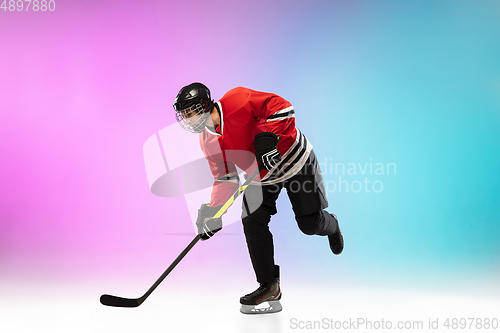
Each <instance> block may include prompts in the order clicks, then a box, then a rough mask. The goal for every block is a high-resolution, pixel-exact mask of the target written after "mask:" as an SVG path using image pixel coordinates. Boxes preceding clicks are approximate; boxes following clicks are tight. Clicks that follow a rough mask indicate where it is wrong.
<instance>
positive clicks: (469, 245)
mask: <svg viewBox="0 0 500 333" xmlns="http://www.w3.org/2000/svg"><path fill="white" fill-rule="evenodd" d="M56 4H57V5H56V10H55V11H54V12H33V11H32V10H31V8H30V10H29V11H28V12H26V11H24V10H23V11H21V12H17V11H14V12H10V11H8V10H7V11H3V9H2V10H0V138H1V140H0V157H1V164H0V289H1V290H2V291H3V292H4V294H5V295H11V296H12V298H11V300H12V299H14V298H16V299H17V300H21V301H22V300H24V301H25V302H24V303H25V304H29V303H30V302H32V301H33V302H34V300H35V299H37V300H40V299H42V295H45V296H43V297H56V296H57V297H59V296H60V297H62V299H66V298H65V297H68V298H71V299H72V301H71V304H73V305H75V304H78V300H79V298H78V297H82V300H83V299H86V297H88V298H89V299H90V298H91V299H92V300H95V304H93V306H94V305H95V306H96V307H98V306H100V305H99V304H98V303H97V302H98V301H97V300H98V297H99V296H100V294H102V293H105V292H106V293H114V294H118V295H124V296H127V295H130V296H131V297H132V296H133V295H140V294H142V293H143V292H144V291H145V289H146V288H147V287H148V286H149V285H150V284H151V283H152V281H154V279H155V278H156V277H157V276H159V275H160V274H161V272H162V271H163V270H164V269H165V268H166V267H167V266H168V264H169V263H170V262H171V261H172V260H173V258H175V256H177V254H178V253H180V251H181V250H182V249H183V248H184V246H185V245H187V243H189V241H190V240H191V239H192V236H193V235H192V228H191V224H190V222H189V217H188V216H189V214H188V211H187V209H186V205H185V201H184V200H183V199H182V198H160V197H156V196H154V195H153V194H151V193H150V191H149V188H148V183H147V179H146V174H145V167H144V161H143V156H142V145H143V144H144V142H145V141H146V139H147V138H149V137H150V136H151V135H153V134H154V133H155V132H157V131H159V130H160V129H162V128H164V127H166V126H168V125H171V124H173V123H174V122H175V119H174V116H173V112H172V111H173V110H172V107H171V104H172V101H173V99H174V98H175V95H176V94H177V92H178V90H179V89H180V87H182V86H183V85H186V84H188V83H191V82H192V81H200V82H203V83H205V84H206V85H207V86H209V87H210V88H211V90H212V94H213V97H214V98H215V99H218V98H220V97H222V95H223V94H224V93H225V92H226V91H227V90H229V89H231V88H233V87H235V86H246V87H249V88H252V89H256V90H262V91H269V92H274V93H277V94H280V95H282V96H283V97H285V98H286V99H288V100H290V101H291V102H292V104H293V105H294V106H295V109H296V114H297V117H296V121H297V126H298V127H299V128H300V129H301V130H302V131H303V132H304V133H305V134H306V135H307V136H308V138H309V140H310V141H311V142H312V144H313V146H314V148H315V151H316V154H317V155H318V158H319V160H320V162H321V163H323V164H324V165H323V166H322V167H323V168H324V167H326V169H325V168H324V169H323V172H324V178H325V181H326V182H328V181H330V182H332V181H338V177H339V175H338V174H334V173H331V172H329V170H328V169H329V165H331V164H334V163H345V164H346V165H347V163H360V164H361V165H362V166H363V165H364V164H365V163H370V162H372V163H383V164H387V163H395V164H396V165H397V172H396V174H389V175H367V176H365V175H360V174H358V175H341V176H342V178H343V179H345V180H348V181H349V182H352V181H355V180H359V181H363V180H364V179H365V177H368V179H369V180H370V181H372V182H373V181H376V180H378V181H381V182H383V186H384V187H383V191H381V192H380V193H365V192H364V191H362V192H360V193H353V192H352V191H349V192H339V191H338V190H337V191H335V192H331V193H329V201H330V208H329V210H330V211H332V212H335V213H336V214H337V215H338V217H339V219H340V222H341V226H342V231H343V233H344V237H345V240H346V248H345V252H344V253H343V254H342V255H341V256H340V257H334V256H332V254H331V253H330V251H329V249H328V242H327V240H326V239H325V238H319V237H308V236H305V235H302V234H301V233H300V231H299V230H298V228H297V227H296V225H295V222H294V219H293V215H292V213H291V209H290V204H289V202H288V200H287V197H286V195H285V194H284V193H282V197H281V198H280V200H279V203H278V210H279V213H278V215H277V216H276V218H275V219H274V220H273V222H272V230H273V232H274V235H275V245H276V258H277V261H278V262H279V263H280V265H281V266H282V271H283V278H282V280H283V281H288V283H290V284H292V283H295V284H296V285H299V286H303V287H304V288H307V286H309V285H314V286H322V288H324V290H330V289H331V290H337V289H338V288H352V289H353V290H355V289H361V288H367V289H374V290H375V289H377V290H378V289H379V288H382V289H384V288H388V289H393V290H399V291H402V292H410V291H411V292H420V291H422V292H423V291H426V292H434V291H435V292H439V293H448V294H449V295H452V294H453V295H456V294H464V295H472V296H473V297H478V298H480V299H482V298H484V299H490V298H493V299H494V300H495V301H497V300H498V297H499V295H500V290H499V285H498V281H499V278H500V267H499V263H500V243H499V241H498V240H499V237H500V224H499V223H498V222H499V217H498V216H499V213H500V209H499V202H500V201H499V194H498V190H499V188H500V176H499V173H498V170H499V167H498V165H499V163H500V156H499V152H500V149H499V148H500V61H499V59H500V23H499V22H500V2H498V1H496V0H491V1H489V0H481V1H467V0H464V1H460V0H456V1H445V0H439V1H382V0H377V1H319V0H311V1H298V0H294V1H291V0H287V1H282V0H279V1H272V2H271V1H261V0H258V1H222V0H220V1H210V0H204V1H194V0H193V1H182V2H181V1H178V2H176V1H143V2H139V1H89V0H87V1H69V0H67V1H56ZM172 144H179V145H181V144H182V142H173V143H172ZM325 161H326V162H328V163H330V164H328V163H325ZM358 173H359V172H358ZM168 279H169V282H168V283H165V284H167V285H170V287H164V290H167V289H168V288H172V287H171V286H178V287H176V289H177V290H184V297H187V298H189V297H190V295H191V296H193V297H194V296H195V294H196V293H197V292H198V291H197V289H196V286H197V285H199V283H200V280H203V281H208V283H211V284H213V288H210V290H214V292H215V291H216V290H218V289H220V288H225V287H226V286H227V285H231V284H232V283H236V284H241V285H238V289H237V290H236V289H235V294H234V295H231V297H233V298H234V299H233V300H232V302H234V303H235V304H236V302H237V297H239V296H240V294H241V293H246V292H249V291H251V290H253V288H254V287H255V282H254V276H253V272H252V269H251V266H250V261H249V259H248V254H247V252H246V245H245V242H244V237H243V234H242V230H241V225H239V224H233V225H230V226H229V227H227V228H226V229H225V230H223V231H222V232H221V233H220V236H219V237H215V238H214V239H213V240H211V241H210V242H206V243H202V244H200V246H197V247H195V248H194V249H193V251H192V253H190V254H189V255H188V257H186V259H185V261H183V262H182V263H181V266H179V267H178V268H177V269H176V271H174V272H173V273H172V276H169V278H168ZM283 283H284V285H285V282H283ZM240 287H241V288H240ZM42 290H43V292H41V291H42ZM161 293H162V292H161V291H160V290H159V294H160V295H161ZM77 294H78V295H79V296H78V297H76V296H73V295H77ZM186 294H187V296H186ZM165 295H166V294H165ZM209 295H210V294H209ZM8 299H9V298H4V299H3V300H1V299H0V304H2V306H3V309H4V310H9V309H14V310H12V311H11V312H10V313H11V314H12V313H16V314H18V312H16V311H17V310H19V311H23V310H22V309H23V308H22V307H21V306H20V305H19V306H20V307H19V308H15V307H12V304H13V302H10V303H9V302H7V301H6V300H8ZM158 299H161V297H159V298H158ZM21 301H20V303H19V304H22V302H21ZM395 303H397V302H395ZM16 304H17V303H16ZM334 305H335V304H332V307H334ZM164 306H165V304H164ZM236 306H237V305H236ZM101 307H102V306H101ZM106 310H109V309H106V308H105V309H104V310H101V309H99V311H106ZM7 313H9V312H8V311H7ZM128 313H129V314H131V313H132V312H128ZM14 317H15V316H14ZM48 317H50V316H48ZM49 322H51V321H50V320H48V321H47V322H43V323H45V324H47V325H49V324H48V323H49ZM84 322H85V319H82V321H81V322H80V324H82V323H84ZM43 323H42V324H40V325H39V326H38V331H41V328H42V327H44V326H43ZM11 324H12V325H11V327H10V331H16V330H15V329H14V327H15V324H14V323H13V322H12V323H11ZM1 325H2V324H0V326H1ZM4 325H6V324H5V321H4ZM165 326H166V327H168V324H165ZM7 327H9V321H7ZM47 327H49V326H47ZM50 327H52V326H50ZM20 330H21V329H20ZM54 330H55V329H54V327H52V331H54ZM87 331H90V330H87ZM95 331H99V328H95Z"/></svg>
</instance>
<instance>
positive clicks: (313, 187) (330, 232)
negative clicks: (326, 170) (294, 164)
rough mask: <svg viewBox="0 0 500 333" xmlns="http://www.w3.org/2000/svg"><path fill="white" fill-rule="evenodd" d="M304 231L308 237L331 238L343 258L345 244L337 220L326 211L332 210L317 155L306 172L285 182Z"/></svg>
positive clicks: (309, 162) (309, 161) (312, 158)
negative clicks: (326, 209)
mask: <svg viewBox="0 0 500 333" xmlns="http://www.w3.org/2000/svg"><path fill="white" fill-rule="evenodd" d="M285 188H286V189H287V194H288V197H289V198H290V201H291V203H292V208H293V211H294V213H295V219H296V221H297V224H298V226H299V228H300V230H301V231H302V232H303V233H305V234H307V235H320V236H328V240H329V243H330V249H331V250H332V252H333V253H334V254H340V253H341V252H342V250H343V248H344V241H343V237H342V233H341V232H340V228H339V226H338V220H337V217H336V216H335V215H334V214H330V213H328V212H327V211H325V210H324V209H325V208H326V207H328V200H327V198H326V193H325V187H324V184H323V177H322V175H321V169H320V168H319V164H318V161H317V159H316V155H315V154H314V151H311V153H310V155H309V158H308V160H307V162H306V164H305V165H304V167H303V168H302V170H301V171H300V172H299V173H298V174H297V175H295V176H294V177H292V178H291V179H289V180H288V181H286V182H285Z"/></svg>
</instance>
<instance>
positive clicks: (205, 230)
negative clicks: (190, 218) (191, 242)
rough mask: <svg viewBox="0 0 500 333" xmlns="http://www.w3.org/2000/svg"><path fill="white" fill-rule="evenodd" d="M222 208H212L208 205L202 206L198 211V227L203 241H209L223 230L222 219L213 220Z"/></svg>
mask: <svg viewBox="0 0 500 333" xmlns="http://www.w3.org/2000/svg"><path fill="white" fill-rule="evenodd" d="M221 207H222V206H218V207H210V206H209V205H207V204H203V205H201V207H200V209H198V218H197V219H196V226H197V227H198V235H201V239H202V240H207V239H209V238H210V237H212V236H213V235H215V233H216V232H217V231H219V230H221V229H222V217H219V218H217V219H213V218H212V217H213V216H214V215H215V214H217V212H218V211H219V209H220V208H221Z"/></svg>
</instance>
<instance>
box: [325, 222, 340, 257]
mask: <svg viewBox="0 0 500 333" xmlns="http://www.w3.org/2000/svg"><path fill="white" fill-rule="evenodd" d="M330 215H332V216H333V217H334V218H335V220H336V221H337V230H336V231H335V232H334V233H333V234H332V235H328V241H329V242H330V249H331V250H332V252H333V253H334V254H336V255H339V254H341V253H342V251H343V250H344V237H342V232H341V231H340V226H339V225H338V220H337V216H335V214H330Z"/></svg>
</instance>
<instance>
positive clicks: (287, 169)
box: [278, 141, 307, 176]
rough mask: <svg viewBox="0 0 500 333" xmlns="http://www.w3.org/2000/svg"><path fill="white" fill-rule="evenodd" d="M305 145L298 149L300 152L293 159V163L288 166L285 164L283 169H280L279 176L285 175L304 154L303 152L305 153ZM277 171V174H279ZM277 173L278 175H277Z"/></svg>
mask: <svg viewBox="0 0 500 333" xmlns="http://www.w3.org/2000/svg"><path fill="white" fill-rule="evenodd" d="M305 143H306V145H307V141H306V142H305ZM306 148H307V147H305V146H304V147H303V149H302V150H301V151H300V153H299V154H298V155H297V156H296V157H295V159H294V160H293V163H290V164H289V165H288V166H286V167H285V168H284V169H281V171H280V173H282V175H280V176H283V175H286V174H287V172H288V171H290V169H291V168H293V167H294V166H295V164H296V163H297V162H298V161H299V160H300V159H301V158H302V156H304V154H305V153H306V151H307V149H306ZM280 173H279V174H280ZM279 174H278V175H279Z"/></svg>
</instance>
